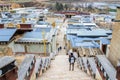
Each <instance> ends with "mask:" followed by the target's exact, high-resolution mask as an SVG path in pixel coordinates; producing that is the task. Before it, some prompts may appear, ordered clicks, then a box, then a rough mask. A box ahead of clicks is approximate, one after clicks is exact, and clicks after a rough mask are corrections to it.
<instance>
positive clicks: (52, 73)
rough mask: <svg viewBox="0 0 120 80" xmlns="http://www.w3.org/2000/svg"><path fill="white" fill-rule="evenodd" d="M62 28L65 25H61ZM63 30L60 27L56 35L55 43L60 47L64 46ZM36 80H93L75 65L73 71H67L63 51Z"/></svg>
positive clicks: (67, 64) (67, 65) (66, 59)
mask: <svg viewBox="0 0 120 80" xmlns="http://www.w3.org/2000/svg"><path fill="white" fill-rule="evenodd" d="M63 25H64V26H65V25H66V23H64V24H63ZM64 30H65V28H64V27H61V28H60V32H59V35H58V39H57V42H58V43H59V44H60V45H61V46H62V48H63V47H64V46H65V44H64V40H63V36H64V33H65V31H64ZM37 80H94V79H93V78H92V77H91V76H89V75H87V74H86V73H85V72H83V71H81V70H80V69H79V68H78V67H77V63H75V68H74V71H69V62H68V55H66V53H65V50H64V49H62V50H61V51H60V52H59V54H58V55H57V56H56V58H55V60H53V61H52V62H51V67H50V68H49V69H48V70H47V71H46V72H45V73H43V74H42V76H40V77H39V78H38V79H37Z"/></svg>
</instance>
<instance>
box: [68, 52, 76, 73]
mask: <svg viewBox="0 0 120 80" xmlns="http://www.w3.org/2000/svg"><path fill="white" fill-rule="evenodd" d="M74 63H75V57H74V55H73V53H71V54H70V55H69V64H70V66H69V70H71V69H72V71H73V70H74ZM71 66H72V67H71Z"/></svg>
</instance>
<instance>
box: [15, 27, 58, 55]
mask: <svg viewBox="0 0 120 80" xmlns="http://www.w3.org/2000/svg"><path fill="white" fill-rule="evenodd" d="M43 33H44V35H43ZM56 33H57V30H56V29H52V28H36V29H35V30H34V31H31V32H27V33H25V34H24V35H23V37H21V38H19V39H18V40H17V41H15V45H14V50H13V51H14V52H15V53H16V54H31V53H32V54H33V53H34V54H39V55H44V54H45V53H46V55H47V56H49V55H50V53H52V52H56V50H57V49H56Z"/></svg>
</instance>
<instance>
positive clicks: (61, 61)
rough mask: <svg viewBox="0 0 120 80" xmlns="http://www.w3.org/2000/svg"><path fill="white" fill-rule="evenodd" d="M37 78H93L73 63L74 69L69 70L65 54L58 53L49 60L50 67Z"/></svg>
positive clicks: (55, 79) (71, 79)
mask: <svg viewBox="0 0 120 80" xmlns="http://www.w3.org/2000/svg"><path fill="white" fill-rule="evenodd" d="M37 80H94V79H93V77H91V76H89V75H88V74H86V73H85V72H84V71H82V70H80V69H79V68H78V67H77V63H75V68H74V71H69V62H68V56H67V55H58V56H56V59H55V60H53V61H52V62H51V67H50V69H48V70H47V71H46V72H45V73H43V74H42V76H41V77H39V78H38V79H37Z"/></svg>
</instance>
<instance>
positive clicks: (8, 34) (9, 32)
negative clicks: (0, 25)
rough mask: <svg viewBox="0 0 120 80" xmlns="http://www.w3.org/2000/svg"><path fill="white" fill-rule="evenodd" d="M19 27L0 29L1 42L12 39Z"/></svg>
mask: <svg viewBox="0 0 120 80" xmlns="http://www.w3.org/2000/svg"><path fill="white" fill-rule="evenodd" d="M16 31H17V29H0V42H4V41H6V42H7V41H10V39H11V38H12V37H13V35H14V34H15V32H16Z"/></svg>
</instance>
